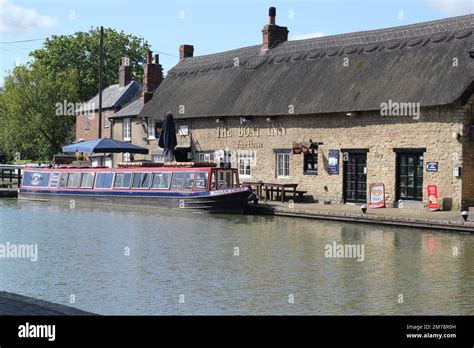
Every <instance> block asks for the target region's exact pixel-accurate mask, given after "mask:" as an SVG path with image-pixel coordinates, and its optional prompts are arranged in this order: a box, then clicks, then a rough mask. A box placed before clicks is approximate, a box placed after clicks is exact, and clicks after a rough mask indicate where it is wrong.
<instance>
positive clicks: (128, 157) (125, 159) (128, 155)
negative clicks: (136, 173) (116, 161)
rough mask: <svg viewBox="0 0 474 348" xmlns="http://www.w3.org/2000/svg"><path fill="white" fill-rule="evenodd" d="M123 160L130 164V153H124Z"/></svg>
mask: <svg viewBox="0 0 474 348" xmlns="http://www.w3.org/2000/svg"><path fill="white" fill-rule="evenodd" d="M122 159H123V161H124V162H130V152H124V154H123V157H122Z"/></svg>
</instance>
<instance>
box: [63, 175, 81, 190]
mask: <svg viewBox="0 0 474 348" xmlns="http://www.w3.org/2000/svg"><path fill="white" fill-rule="evenodd" d="M80 181H81V173H69V176H68V177H67V186H66V187H67V188H78V187H79V182H80Z"/></svg>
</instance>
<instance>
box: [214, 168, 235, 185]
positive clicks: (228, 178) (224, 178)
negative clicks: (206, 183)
mask: <svg viewBox="0 0 474 348" xmlns="http://www.w3.org/2000/svg"><path fill="white" fill-rule="evenodd" d="M231 187H232V175H231V171H230V170H219V171H217V189H218V190H222V189H227V188H231Z"/></svg>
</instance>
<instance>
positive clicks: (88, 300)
mask: <svg viewBox="0 0 474 348" xmlns="http://www.w3.org/2000/svg"><path fill="white" fill-rule="evenodd" d="M0 223H1V225H0V243H5V242H6V241H10V242H12V243H29V244H32V243H37V244H38V246H39V261H38V262H37V263H32V262H28V261H26V260H20V259H0V289H1V290H5V291H11V292H18V293H21V294H25V295H29V296H34V297H38V298H41V299H46V300H51V301H55V302H58V303H63V304H69V298H70V295H72V294H73V295H74V296H75V298H76V304H75V306H77V307H78V308H81V309H84V310H88V311H92V312H96V313H100V314H304V315H310V314H473V313H474V300H473V298H474V297H473V295H474V290H473V289H474V274H473V273H474V272H472V265H473V255H472V250H473V246H474V236H471V235H461V234H452V233H440V232H430V231H426V230H415V229H405V228H393V227H380V226H371V225H364V224H349V223H337V222H324V221H318V220H304V219H291V218H279V217H268V216H244V215H208V214H199V213H197V214H196V213H189V212H181V211H178V212H173V213H172V214H171V213H170V212H167V211H164V212H159V211H155V210H142V209H141V210H130V209H124V208H103V207H90V208H84V207H77V208H76V209H70V208H69V207H68V206H67V205H48V204H44V203H32V202H20V203H17V202H16V201H9V200H0ZM333 242H336V243H337V244H338V245H339V244H343V245H364V261H363V262H359V261H357V259H356V258H326V257H325V245H327V244H332V243H333ZM236 247H237V248H238V250H239V256H235V255H234V251H235V248H236ZM455 247H457V248H458V249H459V255H458V256H454V255H453V248H455ZM127 250H129V252H130V253H129V255H126V251H127ZM290 294H291V295H293V296H294V300H295V301H294V303H289V296H290ZM400 294H402V295H403V300H404V302H403V303H398V302H397V299H398V296H399V295H400ZM180 295H184V303H179V299H180Z"/></svg>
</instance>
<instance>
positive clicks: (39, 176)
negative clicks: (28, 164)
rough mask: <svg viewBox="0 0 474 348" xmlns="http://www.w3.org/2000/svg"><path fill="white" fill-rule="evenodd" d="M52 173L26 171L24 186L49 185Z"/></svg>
mask: <svg viewBox="0 0 474 348" xmlns="http://www.w3.org/2000/svg"><path fill="white" fill-rule="evenodd" d="M49 176H50V173H39V172H25V174H24V175H23V185H24V186H35V187H48V183H49Z"/></svg>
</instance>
